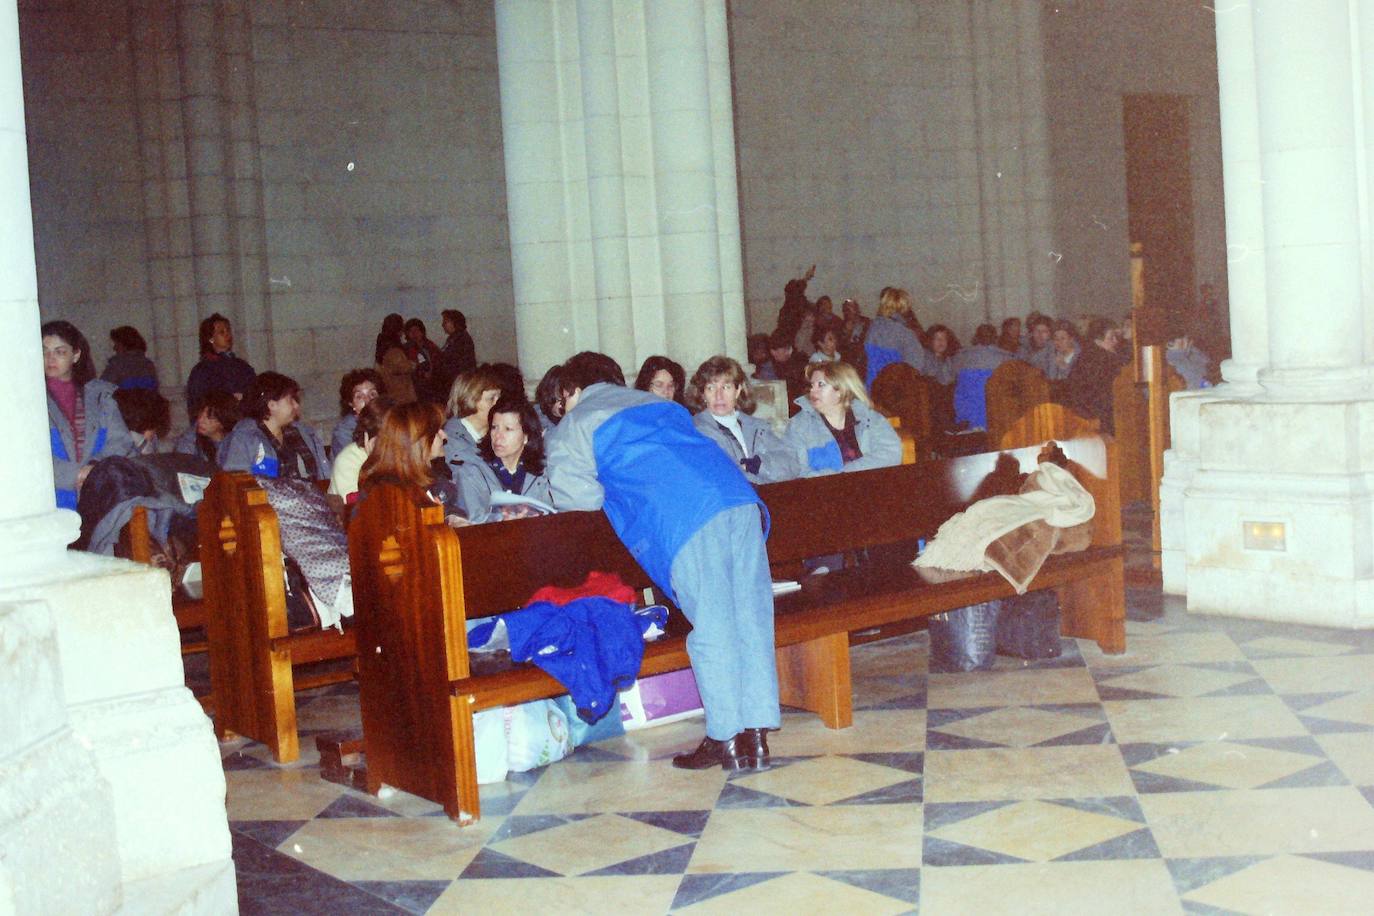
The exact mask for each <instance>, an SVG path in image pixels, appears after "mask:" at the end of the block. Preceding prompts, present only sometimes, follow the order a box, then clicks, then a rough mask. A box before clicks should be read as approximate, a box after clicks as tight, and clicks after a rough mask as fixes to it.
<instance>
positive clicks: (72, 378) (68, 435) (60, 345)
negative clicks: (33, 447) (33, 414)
mask: <svg viewBox="0 0 1374 916" xmlns="http://www.w3.org/2000/svg"><path fill="white" fill-rule="evenodd" d="M42 333H43V375H44V379H45V381H46V383H47V391H48V433H49V438H50V439H51V441H52V476H53V483H54V485H55V487H56V490H57V494H56V496H57V506H58V508H59V509H75V508H76V494H77V491H78V490H80V489H81V485H82V483H84V482H85V480H86V475H87V474H89V473H90V470H91V464H92V463H94V462H95V461H98V460H99V459H101V458H108V457H109V456H111V455H123V456H126V457H128V456H132V455H134V454H135V452H134V445H133V441H132V440H131V439H130V438H129V429H128V427H127V426H125V424H124V418H123V416H121V415H120V413H119V405H118V404H117V403H116V402H115V398H114V393H115V386H114V385H111V384H110V383H109V382H102V381H99V380H98V379H96V377H95V364H94V363H92V362H91V358H90V345H89V344H87V343H86V338H85V337H84V336H83V335H82V333H81V332H80V331H78V330H77V329H76V328H75V327H74V326H73V325H71V324H70V323H68V322H66V321H49V322H47V323H46V324H44V325H43V328H42Z"/></svg>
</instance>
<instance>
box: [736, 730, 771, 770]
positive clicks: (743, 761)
mask: <svg viewBox="0 0 1374 916" xmlns="http://www.w3.org/2000/svg"><path fill="white" fill-rule="evenodd" d="M735 748H736V756H737V759H738V760H739V766H737V767H735V769H739V770H766V769H768V768H769V766H770V765H771V763H772V761H771V760H770V758H769V756H768V729H766V728H746V729H745V730H744V731H742V732H740V733H739V734H738V735H736V736H735Z"/></svg>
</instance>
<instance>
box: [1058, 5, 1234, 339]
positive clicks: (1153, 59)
mask: <svg viewBox="0 0 1374 916" xmlns="http://www.w3.org/2000/svg"><path fill="white" fill-rule="evenodd" d="M1041 21H1042V31H1043V35H1044V43H1045V99H1046V108H1047V110H1048V113H1049V130H1050V139H1051V151H1052V154H1053V155H1052V162H1053V173H1054V188H1055V198H1054V215H1055V222H1054V232H1055V238H1056V240H1057V242H1058V244H1059V246H1060V251H1061V253H1062V254H1063V260H1062V261H1060V262H1059V263H1058V265H1057V266H1056V268H1055V298H1056V300H1057V301H1058V303H1059V307H1060V310H1061V311H1062V312H1063V313H1065V314H1071V315H1077V314H1081V313H1084V312H1102V313H1104V314H1112V315H1124V314H1125V313H1126V311H1127V310H1129V309H1130V303H1131V288H1130V282H1131V281H1130V254H1129V245H1130V239H1129V238H1128V237H1127V226H1126V154H1125V141H1124V132H1123V127H1122V96H1123V95H1124V94H1127V93H1132V94H1135V93H1141V94H1144V93H1164V94H1172V95H1180V96H1184V97H1186V99H1187V101H1188V122H1189V127H1190V136H1189V151H1190V158H1191V172H1192V179H1193V184H1192V198H1193V238H1194V244H1193V251H1194V260H1195V266H1196V277H1197V281H1198V283H1212V284H1213V285H1215V286H1216V287H1217V289H1218V291H1219V292H1220V293H1221V294H1222V299H1223V301H1224V300H1225V289H1226V237H1225V212H1224V210H1223V206H1222V187H1221V127H1220V119H1219V115H1218V113H1217V54H1216V36H1215V15H1214V13H1213V12H1212V10H1211V8H1209V7H1207V6H1203V5H1199V4H1197V3H1195V2H1188V0H1072V2H1068V0H1061V2H1054V0H1044V2H1043V4H1042V16H1041ZM1222 321H1223V323H1224V318H1223V319H1222Z"/></svg>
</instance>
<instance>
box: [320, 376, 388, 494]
mask: <svg viewBox="0 0 1374 916" xmlns="http://www.w3.org/2000/svg"><path fill="white" fill-rule="evenodd" d="M390 409H391V402H390V401H388V400H387V399H386V398H376V399H374V400H371V401H368V402H367V403H366V404H364V405H363V409H362V410H360V411H358V413H357V415H356V416H355V418H354V420H355V422H354V424H353V439H352V440H351V441H350V442H348V443H346V444H345V445H344V447H343V448H341V449H339V450H338V451H337V452H335V453H334V470H333V471H332V472H331V473H330V475H329V491H328V492H329V493H330V495H332V496H337V497H338V498H339V499H340V500H342V501H343V503H344V504H345V505H350V506H351V505H352V504H353V503H354V502H356V501H357V499H358V472H359V471H361V470H362V468H363V462H365V461H367V456H368V455H371V454H372V450H373V449H374V448H375V447H376V445H377V435H378V434H379V433H380V432H381V429H382V421H383V420H385V419H386V414H387V411H389V410H390Z"/></svg>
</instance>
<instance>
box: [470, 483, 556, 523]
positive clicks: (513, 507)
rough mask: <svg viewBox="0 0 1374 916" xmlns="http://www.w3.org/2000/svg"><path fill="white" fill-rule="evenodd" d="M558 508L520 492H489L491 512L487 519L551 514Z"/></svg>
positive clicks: (496, 519)
mask: <svg viewBox="0 0 1374 916" xmlns="http://www.w3.org/2000/svg"><path fill="white" fill-rule="evenodd" d="M557 511H558V510H557V509H555V508H554V507H553V506H550V505H549V504H548V503H546V502H544V501H543V500H542V499H535V498H534V497H533V496H524V495H522V494H520V493H507V492H506V491H505V490H500V491H498V492H495V493H492V494H491V512H490V514H489V515H488V517H487V520H488V521H493V522H495V521H500V520H502V519H508V518H524V517H527V516H535V515H553V514H554V513H555V512H557Z"/></svg>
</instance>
